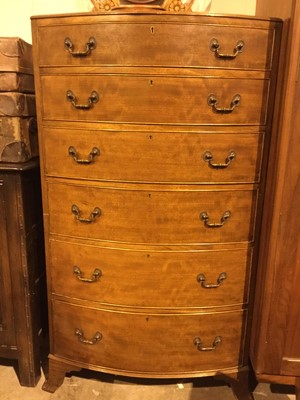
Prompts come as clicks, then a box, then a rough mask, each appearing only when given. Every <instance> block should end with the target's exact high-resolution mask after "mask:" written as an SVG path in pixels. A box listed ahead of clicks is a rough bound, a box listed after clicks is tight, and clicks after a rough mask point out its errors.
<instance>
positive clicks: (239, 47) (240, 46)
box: [209, 39, 245, 60]
mask: <svg viewBox="0 0 300 400" xmlns="http://www.w3.org/2000/svg"><path fill="white" fill-rule="evenodd" d="M244 46H245V43H244V42H243V41H242V40H239V41H238V42H237V43H236V45H235V48H234V49H233V53H232V54H226V53H225V54H224V53H221V52H220V44H219V42H218V40H217V39H212V40H211V42H210V45H209V48H210V50H211V51H213V52H214V53H215V55H216V57H218V58H223V59H224V58H225V59H231V60H232V59H234V58H236V56H237V55H238V54H239V53H242V51H243V50H244Z"/></svg>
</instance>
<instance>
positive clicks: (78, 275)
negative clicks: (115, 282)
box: [73, 265, 102, 283]
mask: <svg viewBox="0 0 300 400" xmlns="http://www.w3.org/2000/svg"><path fill="white" fill-rule="evenodd" d="M73 274H74V275H75V276H76V278H77V279H78V280H79V281H81V282H85V283H93V282H96V281H98V280H99V279H100V277H101V276H102V271H101V270H100V269H99V268H96V269H95V270H94V272H93V273H92V277H91V278H84V277H83V275H84V274H83V273H82V272H81V269H80V268H79V267H78V266H77V265H74V267H73Z"/></svg>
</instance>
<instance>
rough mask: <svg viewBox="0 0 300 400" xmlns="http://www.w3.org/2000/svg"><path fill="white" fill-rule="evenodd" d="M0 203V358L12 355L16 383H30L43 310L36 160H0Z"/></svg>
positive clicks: (34, 374)
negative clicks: (16, 363) (17, 378)
mask: <svg viewBox="0 0 300 400" xmlns="http://www.w3.org/2000/svg"><path fill="white" fill-rule="evenodd" d="M0 202H1V213H0V249H1V251H0V356H1V357H5V358H11V359H16V360H17V361H18V370H19V374H18V375H19V380H20V383H21V384H22V385H24V386H35V385H36V383H37V382H38V380H39V378H40V374H41V371H40V361H41V357H40V347H41V337H42V336H41V335H42V332H41V330H42V327H45V325H43V323H42V322H44V319H43V318H42V313H43V314H44V316H45V314H46V307H45V306H46V304H45V303H46V302H45V301H44V302H43V301H42V299H43V298H45V292H44V293H42V292H41V291H42V290H45V285H44V284H43V283H45V268H44V267H45V264H44V253H43V248H44V244H43V229H42V208H41V206H42V205H41V194H40V176H39V163H38V160H36V159H33V160H31V161H28V162H25V163H18V164H14V163H0ZM43 306H44V309H43ZM44 333H45V332H44Z"/></svg>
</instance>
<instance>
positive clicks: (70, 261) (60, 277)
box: [50, 240, 252, 308]
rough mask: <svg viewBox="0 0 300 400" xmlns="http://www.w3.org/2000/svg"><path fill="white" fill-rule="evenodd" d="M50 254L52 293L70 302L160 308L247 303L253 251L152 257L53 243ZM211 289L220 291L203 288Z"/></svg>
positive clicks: (157, 254) (167, 253)
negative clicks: (212, 285) (88, 301)
mask: <svg viewBox="0 0 300 400" xmlns="http://www.w3.org/2000/svg"><path fill="white" fill-rule="evenodd" d="M50 254H51V270H50V274H51V288H52V293H55V294H57V295H61V296H66V297H69V298H70V297H73V298H77V299H83V300H90V301H99V302H100V303H102V304H105V303H106V304H114V305H124V306H136V307H155V308H156V307H164V308H165V307H168V308H169V307H170V308H172V307H185V308H187V307H204V308H207V307H213V306H214V307H215V306H216V307H219V306H220V307H222V306H228V305H237V304H242V303H247V301H248V285H249V282H248V279H249V274H250V266H251V260H252V251H251V250H247V249H237V250H223V251H197V252H194V251H190V252H189V251H185V252H184V251H177V252H172V251H148V252H147V251H133V250H129V249H126V248H124V249H109V248H104V247H98V246H97V247H96V246H92V245H89V246H88V245H83V244H79V243H68V242H60V241H57V240H51V241H50ZM94 273H95V275H94ZM224 273H225V274H224ZM200 275H201V277H200ZM133 277H134V279H133ZM223 277H224V278H225V279H224V280H223ZM205 278H206V279H205ZM80 279H89V280H94V281H93V282H86V281H84V280H80ZM204 279H205V280H204ZM221 282H222V283H221ZM211 284H214V285H218V284H220V286H219V287H216V288H205V287H204V285H211Z"/></svg>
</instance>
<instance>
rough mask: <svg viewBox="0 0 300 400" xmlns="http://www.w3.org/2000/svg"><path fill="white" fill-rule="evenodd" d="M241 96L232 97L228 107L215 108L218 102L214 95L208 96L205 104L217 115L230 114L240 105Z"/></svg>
mask: <svg viewBox="0 0 300 400" xmlns="http://www.w3.org/2000/svg"><path fill="white" fill-rule="evenodd" d="M240 102H241V96H240V95H239V94H236V95H234V97H233V99H232V100H231V103H230V106H229V107H217V105H218V103H219V101H218V99H217V98H216V96H215V95H214V94H210V95H209V96H208V98H207V104H208V105H209V106H210V107H211V108H212V109H213V111H214V112H216V113H219V114H230V113H232V111H233V110H234V109H235V108H236V107H237V106H238V105H239V104H240Z"/></svg>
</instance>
